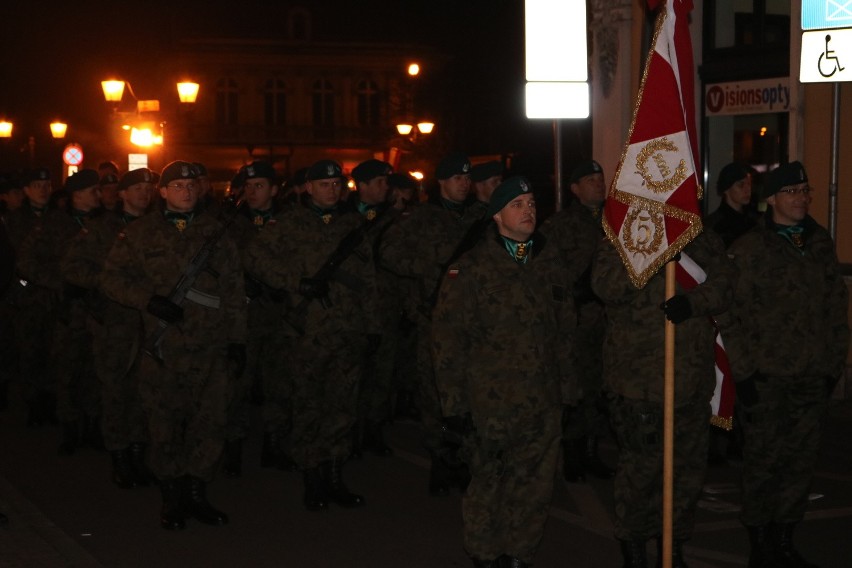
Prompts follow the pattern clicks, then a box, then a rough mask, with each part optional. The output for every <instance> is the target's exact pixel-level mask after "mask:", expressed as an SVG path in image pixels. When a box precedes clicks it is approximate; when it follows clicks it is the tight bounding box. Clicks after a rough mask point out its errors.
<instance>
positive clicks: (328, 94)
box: [312, 79, 334, 126]
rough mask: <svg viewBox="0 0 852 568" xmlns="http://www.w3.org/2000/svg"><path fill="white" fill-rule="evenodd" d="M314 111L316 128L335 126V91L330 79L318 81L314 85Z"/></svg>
mask: <svg viewBox="0 0 852 568" xmlns="http://www.w3.org/2000/svg"><path fill="white" fill-rule="evenodd" d="M312 94H313V107H314V108H313V110H314V126H332V125H333V124H334V89H333V88H332V86H331V82H330V81H328V79H318V80H317V81H316V82H315V83H314V88H313V91H312Z"/></svg>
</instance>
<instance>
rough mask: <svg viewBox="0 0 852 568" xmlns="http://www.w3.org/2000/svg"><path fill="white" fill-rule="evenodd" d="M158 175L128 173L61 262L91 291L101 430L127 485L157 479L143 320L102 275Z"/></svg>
mask: <svg viewBox="0 0 852 568" xmlns="http://www.w3.org/2000/svg"><path fill="white" fill-rule="evenodd" d="M102 179H103V178H102ZM153 179H154V178H153V172H151V170H149V169H148V168H139V169H136V170H132V171H130V172H128V173H126V174H124V175H123V176H122V177H121V179H120V180H119V182H118V184H117V187H116V191H117V197H118V198H119V199H120V203H119V206H118V209H117V210H116V211H114V212H113V211H106V212H104V213H103V214H102V215H99V216H97V217H95V218H94V219H92V220H91V222H89V223H88V224H87V226H86V229H87V230H86V231H85V232H81V233H80V234H79V235H78V236H77V237H75V239H74V241H73V242H72V243H71V247H70V248H69V250H68V252H67V253H66V254H65V256H64V257H63V258H62V264H61V271H62V279H63V281H65V282H68V283H69V284H70V285H72V286H76V287H78V288H80V289H81V290H86V299H87V300H88V301H87V303H86V304H87V307H88V311H89V316H90V317H89V324H90V325H91V327H92V330H93V331H92V353H93V358H94V368H95V373H96V375H97V378H98V380H99V382H100V394H101V408H102V416H101V431H102V432H103V439H104V446H105V448H106V449H107V450H108V451H109V452H110V455H111V457H112V481H113V482H114V483H115V484H116V485H117V486H119V487H121V488H123V489H129V488H131V487H134V486H147V485H149V484H150V483H151V481H152V480H151V474H150V472H149V471H148V468H147V466H146V465H145V449H146V441H147V439H148V433H147V427H146V424H145V419H144V415H143V412H142V403H141V401H140V400H139V382H138V374H137V372H136V369H137V365H136V364H135V361H136V359H137V357H138V356H140V355H141V350H142V345H141V343H142V339H143V338H142V320H141V318H140V315H139V312H138V310H135V309H133V308H129V307H127V306H123V305H121V304H119V303H117V302H115V301H113V300H109V299H107V298H106V297H105V296H103V294H102V293H101V292H100V276H101V272H102V271H103V266H104V262H105V261H106V258H107V255H108V254H109V251H110V249H111V248H112V245H113V243H114V242H115V239H116V237H117V236H118V234H119V233H120V232H122V231H123V230H124V229H125V227H127V225H129V224H130V223H132V222H133V221H135V220H137V219H138V218H140V217H142V216H143V215H144V214H145V213H146V211H147V209H148V207H149V206H150V203H151V197H152V191H153V188H154V184H153Z"/></svg>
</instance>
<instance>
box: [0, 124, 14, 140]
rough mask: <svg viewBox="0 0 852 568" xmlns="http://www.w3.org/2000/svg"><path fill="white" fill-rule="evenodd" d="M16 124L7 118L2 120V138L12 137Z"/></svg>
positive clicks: (0, 134)
mask: <svg viewBox="0 0 852 568" xmlns="http://www.w3.org/2000/svg"><path fill="white" fill-rule="evenodd" d="M14 126H15V125H14V124H12V123H11V122H9V121H7V120H0V138H11V137H12V128H14Z"/></svg>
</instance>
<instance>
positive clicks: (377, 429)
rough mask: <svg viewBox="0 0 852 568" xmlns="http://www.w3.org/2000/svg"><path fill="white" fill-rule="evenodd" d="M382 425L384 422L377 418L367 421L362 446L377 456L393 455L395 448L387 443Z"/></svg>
mask: <svg viewBox="0 0 852 568" xmlns="http://www.w3.org/2000/svg"><path fill="white" fill-rule="evenodd" d="M382 427H383V423H382V422H379V421H376V420H367V421H365V422H364V432H363V438H362V442H361V447H362V448H363V449H365V450H367V451H368V452H372V453H373V454H375V455H377V456H382V457H384V456H392V455H393V450H392V449H391V448H390V446H388V445H387V444H386V443H385V436H384V433H383V431H382Z"/></svg>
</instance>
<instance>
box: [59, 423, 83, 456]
mask: <svg viewBox="0 0 852 568" xmlns="http://www.w3.org/2000/svg"><path fill="white" fill-rule="evenodd" d="M79 446H80V423H79V422H78V421H77V420H72V421H69V422H63V423H62V437H61V438H60V440H59V455H61V456H71V455H74V452H76V451H77V448H78V447H79Z"/></svg>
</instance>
